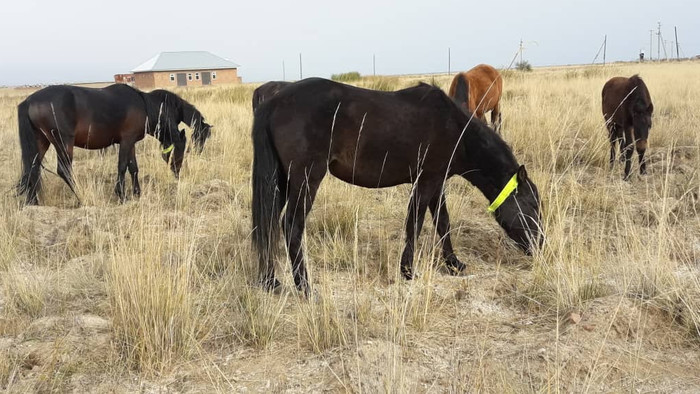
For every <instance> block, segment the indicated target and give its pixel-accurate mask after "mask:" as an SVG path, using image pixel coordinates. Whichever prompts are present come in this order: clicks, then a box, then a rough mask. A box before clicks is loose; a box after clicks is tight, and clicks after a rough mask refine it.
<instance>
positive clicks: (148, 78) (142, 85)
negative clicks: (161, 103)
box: [134, 73, 156, 89]
mask: <svg viewBox="0 0 700 394" xmlns="http://www.w3.org/2000/svg"><path fill="white" fill-rule="evenodd" d="M134 85H136V87H137V88H139V89H153V88H155V86H156V85H155V81H154V79H153V73H135V74H134Z"/></svg>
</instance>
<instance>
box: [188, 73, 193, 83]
mask: <svg viewBox="0 0 700 394" xmlns="http://www.w3.org/2000/svg"><path fill="white" fill-rule="evenodd" d="M187 80H188V81H191V80H192V73H187Z"/></svg>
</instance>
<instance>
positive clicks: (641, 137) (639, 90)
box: [628, 75, 654, 145]
mask: <svg viewBox="0 0 700 394" xmlns="http://www.w3.org/2000/svg"><path fill="white" fill-rule="evenodd" d="M630 81H631V82H632V84H634V85H635V90H634V91H633V93H632V95H631V97H630V100H629V104H628V105H629V107H628V108H629V110H630V113H631V114H632V126H634V136H635V138H636V139H637V140H638V141H640V142H642V143H643V144H644V145H646V140H647V138H649V129H651V114H652V113H653V112H654V104H652V102H651V96H650V95H649V90H647V86H646V84H645V83H644V81H642V79H641V78H640V77H639V76H638V75H633V76H632V77H631V78H630Z"/></svg>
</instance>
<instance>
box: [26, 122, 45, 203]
mask: <svg viewBox="0 0 700 394" xmlns="http://www.w3.org/2000/svg"><path fill="white" fill-rule="evenodd" d="M35 136H36V138H37V143H38V144H37V145H38V148H39V150H38V152H37V154H36V158H34V165H33V166H32V169H31V171H30V173H29V176H28V178H27V183H26V190H27V204H28V205H37V204H39V198H38V197H37V194H38V193H39V188H40V187H41V162H42V161H43V160H44V155H46V151H48V150H49V147H50V146H51V143H50V142H49V140H48V139H47V138H46V137H45V136H44V135H43V134H39V133H35Z"/></svg>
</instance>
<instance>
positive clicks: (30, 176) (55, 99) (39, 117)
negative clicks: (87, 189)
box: [17, 84, 211, 204]
mask: <svg viewBox="0 0 700 394" xmlns="http://www.w3.org/2000/svg"><path fill="white" fill-rule="evenodd" d="M17 115H18V122H19V139H20V147H21V149H22V177H21V178H20V181H19V184H18V185H17V189H18V191H19V194H20V195H22V194H26V197H27V203H28V204H37V203H38V199H37V193H38V191H39V188H40V186H41V177H40V175H41V174H40V171H41V162H42V160H43V158H44V155H45V154H46V151H47V150H48V149H49V148H50V147H51V145H53V146H54V147H55V148H56V155H57V157H58V169H57V172H58V175H59V176H60V177H61V178H62V179H63V180H64V181H65V182H66V183H67V184H68V186H69V187H70V188H71V190H72V191H73V193H75V187H74V186H75V185H74V182H73V174H72V172H73V171H72V162H73V148H74V147H80V148H84V149H104V148H106V147H108V146H110V145H112V144H119V164H118V168H117V184H116V186H115V193H116V194H117V196H119V198H120V200H122V201H124V198H125V195H124V175H125V173H126V170H127V168H128V170H129V173H130V174H131V179H132V185H133V189H134V195H139V194H140V193H141V188H140V186H139V181H138V165H137V164H136V151H135V147H134V146H135V144H136V142H138V141H140V140H142V139H143V137H144V136H145V135H146V134H150V135H153V136H154V137H156V138H157V139H158V140H159V141H160V143H161V147H162V149H163V152H162V153H163V160H165V161H166V162H170V167H171V169H172V171H173V173H175V176H178V174H179V172H180V167H181V166H182V161H183V158H184V153H185V144H186V138H185V133H184V131H181V130H178V128H177V127H178V124H179V123H180V122H184V123H186V124H189V125H191V126H192V128H193V130H194V131H193V140H194V141H195V146H196V147H197V149H198V150H201V148H202V147H203V146H204V142H205V141H206V139H207V138H208V137H209V135H210V128H211V126H210V125H208V124H207V123H206V122H204V118H203V117H202V115H201V113H199V111H197V110H196V109H195V108H194V106H192V105H191V104H189V103H188V102H186V101H185V100H183V99H181V98H180V97H179V96H178V95H176V94H175V93H172V92H169V91H166V90H154V91H152V92H150V93H144V92H141V91H139V90H137V89H134V88H132V87H130V86H127V85H124V84H116V85H111V86H108V87H106V88H102V89H90V88H82V87H77V86H68V85H57V86H49V87H47V88H44V89H41V90H39V91H37V92H35V93H33V94H32V95H30V96H29V97H27V98H26V99H25V100H24V101H23V102H21V103H20V104H19V105H18V107H17Z"/></svg>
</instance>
